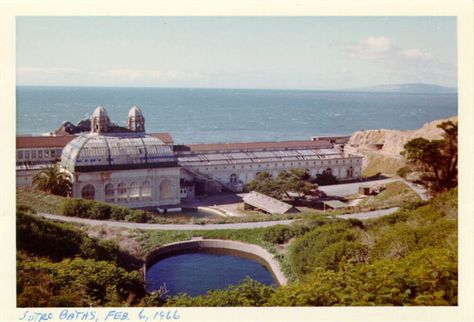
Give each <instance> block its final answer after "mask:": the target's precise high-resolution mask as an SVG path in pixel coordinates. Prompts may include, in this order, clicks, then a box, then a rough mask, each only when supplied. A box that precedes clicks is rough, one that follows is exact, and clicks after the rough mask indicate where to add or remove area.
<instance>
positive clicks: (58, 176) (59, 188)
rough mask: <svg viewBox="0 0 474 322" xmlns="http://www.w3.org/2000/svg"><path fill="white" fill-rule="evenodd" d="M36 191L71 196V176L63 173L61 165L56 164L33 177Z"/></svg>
mask: <svg viewBox="0 0 474 322" xmlns="http://www.w3.org/2000/svg"><path fill="white" fill-rule="evenodd" d="M33 186H34V187H35V189H37V190H40V191H44V192H48V193H52V194H53V195H58V196H69V195H71V191H72V184H71V178H70V176H69V175H68V174H67V173H65V172H61V170H60V168H59V165H58V164H54V165H51V166H49V167H47V168H46V169H44V170H41V171H40V172H38V173H37V174H36V175H35V176H34V177H33Z"/></svg>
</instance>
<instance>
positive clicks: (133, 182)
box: [16, 106, 362, 208]
mask: <svg viewBox="0 0 474 322" xmlns="http://www.w3.org/2000/svg"><path fill="white" fill-rule="evenodd" d="M90 123H91V129H90V132H89V133H82V134H80V135H64V136H48V137H28V136H19V137H17V163H16V170H17V171H16V173H17V175H16V177H17V186H31V181H32V178H33V176H34V175H35V174H37V173H38V172H39V171H40V170H42V169H44V168H45V167H47V166H51V165H52V164H54V163H57V162H59V163H60V165H61V167H62V169H63V171H66V172H68V173H69V174H70V175H71V178H72V183H73V197H77V198H84V199H94V200H99V201H104V202H111V203H116V204H120V205H124V206H127V207H132V208H137V207H160V206H172V205H177V204H179V203H180V201H181V200H183V199H192V198H194V196H195V194H203V193H212V192H216V191H217V192H218V191H222V190H230V191H234V192H240V191H242V190H243V187H244V185H245V184H247V183H248V182H250V181H251V180H253V179H254V178H255V177H256V176H257V175H258V173H260V172H262V171H266V172H268V173H270V174H271V175H273V176H277V175H278V174H279V173H280V172H282V171H287V170H290V169H294V168H304V169H307V171H308V173H309V174H310V175H311V176H312V177H316V176H317V175H318V174H322V173H331V174H333V175H334V176H335V177H336V178H338V179H339V180H341V181H346V180H347V181H348V180H354V179H358V178H361V175H362V156H361V155H356V154H349V153H345V152H344V142H345V139H346V137H337V138H334V137H330V138H328V139H326V138H323V137H319V138H317V139H314V138H313V140H299V141H282V142H247V143H219V144H189V145H175V144H174V142H173V139H172V137H171V136H170V135H169V134H168V133H154V134H147V133H146V132H145V118H144V117H143V114H142V112H141V110H140V109H139V108H138V107H137V106H134V107H132V108H131V109H130V111H129V113H128V117H127V120H126V124H127V125H126V127H120V126H117V125H115V124H114V123H112V122H111V121H110V119H109V117H108V115H107V111H106V110H105V109H104V108H103V107H100V106H99V107H97V108H96V109H95V111H94V113H93V114H92V116H91V122H90ZM336 139H337V140H336Z"/></svg>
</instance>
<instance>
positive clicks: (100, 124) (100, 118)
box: [91, 106, 110, 133]
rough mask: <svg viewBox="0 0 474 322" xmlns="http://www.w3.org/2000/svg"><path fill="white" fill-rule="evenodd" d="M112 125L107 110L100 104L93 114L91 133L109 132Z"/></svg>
mask: <svg viewBox="0 0 474 322" xmlns="http://www.w3.org/2000/svg"><path fill="white" fill-rule="evenodd" d="M109 126H110V119H109V116H108V115H107V111H106V110H105V108H103V107H102V106H98V107H97V108H96V109H95V111H94V113H92V116H91V133H102V132H107V131H108V130H109Z"/></svg>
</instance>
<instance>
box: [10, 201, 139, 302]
mask: <svg viewBox="0 0 474 322" xmlns="http://www.w3.org/2000/svg"><path fill="white" fill-rule="evenodd" d="M22 208H23V210H26V209H25V208H24V207H22ZM17 250H18V252H17V301H18V306H90V305H94V306H116V305H120V306H122V305H126V304H133V303H135V302H136V301H138V300H139V299H140V298H141V297H143V296H144V295H145V290H144V287H143V284H142V282H141V280H140V277H139V275H138V271H137V268H138V267H139V266H138V265H139V261H138V260H137V259H135V260H136V261H137V262H134V261H133V260H130V257H131V256H130V255H129V254H126V253H123V252H122V251H120V250H119V249H118V247H117V245H115V243H114V242H112V241H105V240H96V239H94V238H90V237H88V236H87V235H86V234H85V233H84V232H82V231H81V230H79V229H77V228H75V227H73V226H71V225H68V224H62V223H55V222H51V221H48V220H45V219H41V218H38V217H35V216H33V215H30V214H26V213H24V212H23V211H18V212H17ZM127 269H133V270H134V271H132V272H127Z"/></svg>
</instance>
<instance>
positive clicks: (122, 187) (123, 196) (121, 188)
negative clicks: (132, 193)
mask: <svg viewBox="0 0 474 322" xmlns="http://www.w3.org/2000/svg"><path fill="white" fill-rule="evenodd" d="M117 199H118V201H127V185H126V184H125V183H123V182H120V183H119V184H118V186H117Z"/></svg>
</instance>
